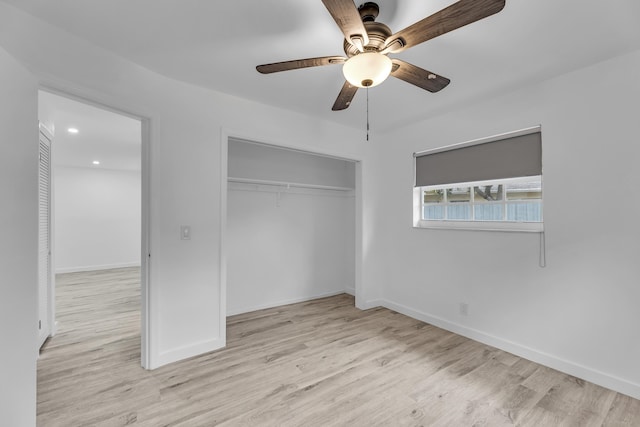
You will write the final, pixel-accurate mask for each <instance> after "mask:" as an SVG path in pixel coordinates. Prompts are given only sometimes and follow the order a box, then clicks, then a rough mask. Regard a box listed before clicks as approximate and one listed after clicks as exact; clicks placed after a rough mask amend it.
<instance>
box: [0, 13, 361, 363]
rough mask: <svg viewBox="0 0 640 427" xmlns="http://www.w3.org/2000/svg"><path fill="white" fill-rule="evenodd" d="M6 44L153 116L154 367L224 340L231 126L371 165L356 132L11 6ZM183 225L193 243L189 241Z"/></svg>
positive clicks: (91, 93)
mask: <svg viewBox="0 0 640 427" xmlns="http://www.w3.org/2000/svg"><path fill="white" fill-rule="evenodd" d="M0 44H2V46H3V47H4V48H5V49H6V50H7V51H8V52H9V53H10V54H11V55H13V56H14V57H16V58H17V59H18V60H19V61H20V62H22V63H23V64H25V65H26V66H27V67H28V68H29V69H31V70H32V71H33V72H34V73H36V75H37V76H38V78H39V79H40V82H41V83H42V84H45V85H48V86H53V87H55V88H58V89H60V90H63V91H67V92H70V93H71V94H74V95H79V96H82V97H84V98H88V99H90V100H92V101H96V102H100V103H103V104H106V105H108V106H111V107H114V108H117V109H120V110H123V111H128V112H133V113H136V114H138V115H141V116H143V117H146V118H148V119H149V123H150V126H151V128H150V135H151V144H150V145H151V147H150V151H151V158H150V171H151V179H150V188H151V190H150V199H151V209H150V210H151V212H150V216H151V218H150V222H151V224H150V242H151V243H150V244H151V260H150V280H151V285H152V289H151V292H150V307H149V311H150V316H151V330H150V337H149V338H150V346H151V348H150V359H151V361H150V366H151V367H157V366H160V365H163V364H166V363H170V362H172V361H175V360H179V359H181V358H185V357H189V356H192V355H195V354H199V353H202V352H205V351H209V350H213V349H216V348H219V347H220V346H221V345H222V344H223V337H224V329H223V328H222V323H221V310H220V307H221V305H220V303H221V287H220V275H221V266H220V251H219V242H220V238H221V230H220V227H221V210H220V209H221V191H222V190H221V185H222V180H223V178H222V176H221V169H220V165H221V164H222V159H221V137H222V135H223V130H224V131H225V132H228V133H231V134H236V135H242V136H247V137H248V138H249V139H255V140H262V141H267V142H274V143H281V144H284V145H290V146H295V147H298V148H301V149H303V150H313V151H320V152H324V153H331V154H334V155H337V156H341V157H346V158H355V159H364V160H365V162H366V158H367V152H368V150H369V148H368V146H367V145H365V144H364V143H363V141H362V138H361V133H360V132H357V131H355V130H354V129H351V128H347V127H342V126H338V125H335V124H332V123H328V122H322V121H318V120H316V119H315V118H313V117H307V116H303V115H300V114H297V113H294V112H291V111H286V110H281V109H276V108H273V107H269V106H266V105H262V104H258V103H254V102H249V101H246V100H242V99H239V98H236V97H232V96H228V95H225V94H221V93H218V92H214V91H207V90H203V89H201V88H198V87H195V86H191V85H188V84H183V83H180V82H177V81H174V80H171V79H168V78H166V77H163V76H160V75H158V74H155V73H152V72H150V71H148V70H146V69H144V68H142V67H139V66H136V65H134V64H132V63H131V62H128V61H126V60H124V59H122V58H119V57H116V56H114V55H112V54H110V53H108V52H106V51H104V50H103V49H101V48H99V47H97V46H94V45H91V44H89V43H87V42H85V41H83V40H80V39H78V38H76V37H75V36H73V35H71V34H69V33H67V32H64V31H62V30H60V29H57V28H55V27H52V26H50V25H48V24H46V23H44V22H43V21H40V20H38V19H35V18H33V17H31V16H29V15H26V14H24V13H22V12H20V11H18V10H16V9H15V8H12V7H10V6H8V5H6V4H4V3H0ZM36 96H37V94H36V93H34V102H35V97H36ZM26 119H27V120H28V119H29V118H26ZM31 120H33V122H34V123H36V120H37V113H36V112H34V114H33V117H32V118H31ZM238 130H239V131H238ZM354 141H355V142H354ZM34 179H35V169H34ZM364 204H365V207H364V209H365V210H366V209H368V206H367V199H365V200H364ZM34 210H35V207H34ZM34 215H35V211H34ZM181 224H184V225H190V226H191V227H192V237H191V240H188V241H185V240H180V234H179V226H180V225H181ZM34 226H35V225H34ZM365 226H366V224H365ZM365 263H366V260H365ZM34 274H35V272H34ZM363 293H364V292H363Z"/></svg>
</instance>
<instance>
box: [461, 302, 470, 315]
mask: <svg viewBox="0 0 640 427" xmlns="http://www.w3.org/2000/svg"><path fill="white" fill-rule="evenodd" d="M460 314H461V315H463V316H466V315H468V314H469V304H467V303H466V302H461V303H460Z"/></svg>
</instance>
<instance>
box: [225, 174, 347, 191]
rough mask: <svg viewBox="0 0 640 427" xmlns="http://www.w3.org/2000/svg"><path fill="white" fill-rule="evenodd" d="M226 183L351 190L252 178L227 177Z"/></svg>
mask: <svg viewBox="0 0 640 427" xmlns="http://www.w3.org/2000/svg"><path fill="white" fill-rule="evenodd" d="M227 181H228V182H237V183H242V184H258V185H274V186H278V187H287V188H289V187H296V188H313V189H318V190H335V191H351V190H353V188H349V187H337V186H332V185H319V184H303V183H300V182H285V181H272V180H266V179H253V178H236V177H231V176H230V177H228V178H227Z"/></svg>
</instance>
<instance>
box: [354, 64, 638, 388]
mask: <svg viewBox="0 0 640 427" xmlns="http://www.w3.org/2000/svg"><path fill="white" fill-rule="evenodd" d="M639 74H640V52H635V53H632V54H629V55H626V56H623V57H619V58H615V59H612V60H609V61H606V62H602V63H599V64H596V65H593V66H591V67H588V68H585V69H582V70H579V71H575V72H572V73H570V74H567V75H563V76H560V77H557V78H554V79H551V80H549V81H546V82H543V83H541V84H537V85H534V86H530V87H526V88H523V89H522V90H519V91H517V92H514V93H510V94H508V95H505V96H503V97H500V98H496V99H491V100H487V101H486V102H483V103H480V104H477V105H472V106H469V107H468V108H466V109H463V110H461V111H458V112H455V113H451V114H447V115H444V116H440V117H436V118H433V119H431V120H428V121H425V122H422V123H420V124H417V125H414V126H411V127H407V128H404V129H400V130H398V131H396V132H394V133H393V134H390V135H388V138H389V140H392V141H394V144H393V145H392V146H391V145H390V146H389V147H388V149H387V150H385V154H384V155H383V156H382V158H383V159H384V166H385V168H386V170H387V171H388V173H387V174H385V178H384V180H379V184H380V185H379V187H378V189H379V192H378V193H377V194H376V195H375V197H376V200H375V202H374V204H375V206H376V207H377V210H379V211H380V213H381V215H382V216H383V217H384V218H385V223H384V228H386V229H387V230H388V233H387V234H386V235H382V236H381V237H380V239H379V240H378V241H377V245H379V246H382V247H385V248H386V252H385V253H384V255H383V256H380V257H379V258H378V260H377V263H376V264H379V265H384V266H385V267H386V269H387V272H386V275H383V276H381V277H380V278H379V280H380V281H385V280H386V281H388V283H391V281H389V279H390V278H393V281H392V283H393V286H384V285H382V288H383V304H384V305H386V306H388V307H391V308H395V309H398V310H399V311H402V312H405V313H408V314H410V315H413V316H415V317H418V318H422V319H424V320H427V321H430V322H432V323H435V324H437V325H441V326H443V327H445V328H448V329H451V330H454V331H457V332H460V333H462V334H464V335H468V336H470V337H473V338H476V339H479V340H481V341H484V342H488V343H491V344H494V345H497V346H498V347H502V348H505V349H507V350H509V351H512V352H514V353H517V354H521V355H524V356H525V357H528V358H530V359H533V360H538V361H540V362H542V363H543V364H547V365H550V366H552V367H555V368H558V369H560V370H563V371H565V372H569V373H572V374H574V375H576V376H578V377H582V378H585V379H588V380H591V381H594V382H596V383H599V384H602V385H604V386H607V387H610V388H613V389H616V390H619V391H622V392H624V393H627V394H629V395H632V396H635V397H636V398H638V397H640V370H639V369H638V360H640V339H639V337H640V335H639V334H638V325H639V324H640V310H638V307H637V302H638V301H640V286H638V283H640V282H639V279H640V263H638V254H640V239H639V238H638V237H639V236H640V222H638V218H640V198H638V197H636V196H635V190H631V189H632V188H635V186H637V184H638V183H639V182H640V168H638V159H640V144H638V129H637V122H638V112H639V111H640V80H638V75H639ZM538 124H541V125H542V144H543V168H544V172H543V173H544V217H545V229H546V241H547V264H548V265H547V267H546V268H540V267H538V248H539V246H538V235H536V234H518V233H496V232H477V231H476V232H474V231H452V230H451V231H447V230H423V229H413V228H412V227H411V219H412V189H411V186H412V153H413V152H414V151H420V150H424V149H429V148H435V147H439V146H445V145H449V144H453V143H457V142H464V141H468V140H472V139H476V138H480V137H485V136H490V135H495V134H499V133H503V132H508V131H513V130H518V129H523V128H527V127H530V126H533V125H538ZM381 166H382V164H380V165H379V167H381ZM365 179H366V178H365ZM460 302H466V303H468V304H469V314H468V316H466V317H465V316H461V315H460V314H458V308H459V303H460Z"/></svg>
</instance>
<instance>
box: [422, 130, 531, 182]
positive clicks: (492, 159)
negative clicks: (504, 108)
mask: <svg viewBox="0 0 640 427" xmlns="http://www.w3.org/2000/svg"><path fill="white" fill-rule="evenodd" d="M536 175H542V147H541V138H540V132H535V133H530V134H527V135H520V136H514V137H511V138H506V139H500V140H497V141H491V142H485V143H480V144H477V145H470V146H466V147H461V148H454V149H451V150H447V151H439V152H434V153H431V154H430V153H425V154H423V155H418V156H416V187H424V186H427V185H441V184H455V183H459V182H473V181H486V180H492V179H503V178H515V177H519V176H536Z"/></svg>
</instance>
